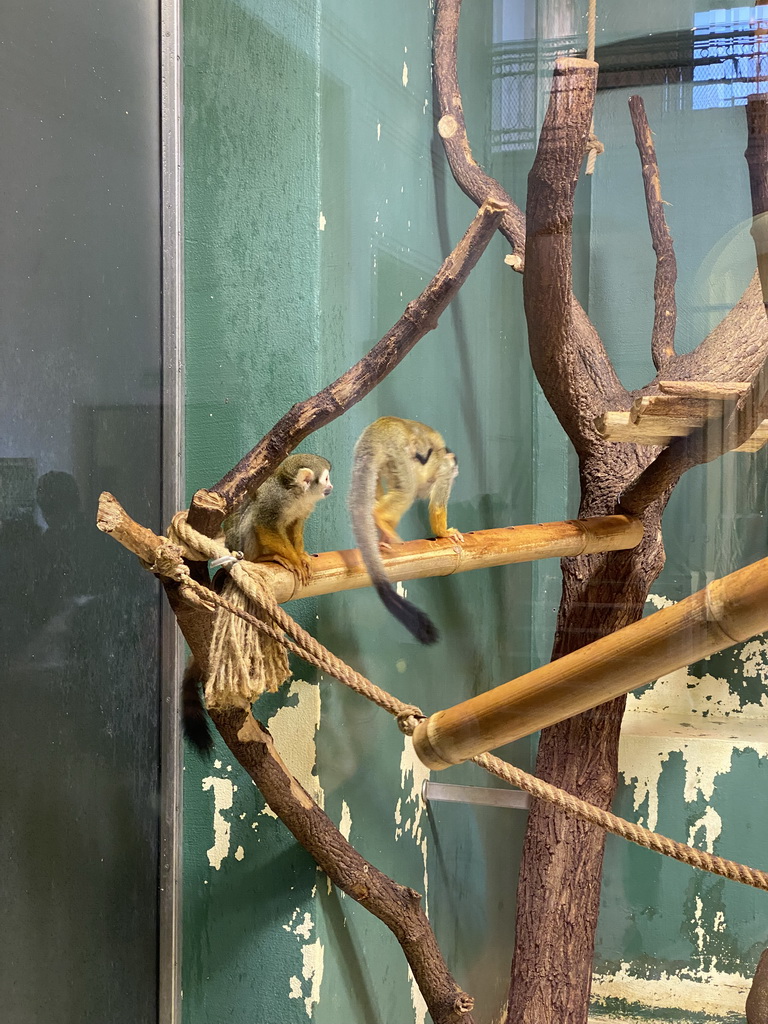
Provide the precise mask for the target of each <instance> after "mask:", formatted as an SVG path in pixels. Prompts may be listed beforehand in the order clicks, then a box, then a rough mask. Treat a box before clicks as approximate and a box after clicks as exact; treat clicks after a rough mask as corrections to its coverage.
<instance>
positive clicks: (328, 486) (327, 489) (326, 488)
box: [317, 469, 333, 498]
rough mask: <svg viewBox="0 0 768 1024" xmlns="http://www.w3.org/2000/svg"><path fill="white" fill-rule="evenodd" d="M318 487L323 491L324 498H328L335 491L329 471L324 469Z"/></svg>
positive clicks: (318, 480)
mask: <svg viewBox="0 0 768 1024" xmlns="http://www.w3.org/2000/svg"><path fill="white" fill-rule="evenodd" d="M317 485H318V487H320V488H321V489H322V492H323V497H324V498H327V497H328V495H329V494H330V493H331V491H332V490H333V484H332V483H331V474H330V472H329V470H327V469H324V470H323V472H322V473H321V474H320V476H319V477H318V479H317Z"/></svg>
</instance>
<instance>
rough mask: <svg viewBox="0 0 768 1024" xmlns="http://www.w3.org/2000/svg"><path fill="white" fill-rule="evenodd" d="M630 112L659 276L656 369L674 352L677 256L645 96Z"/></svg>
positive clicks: (653, 338)
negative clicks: (666, 214)
mask: <svg viewBox="0 0 768 1024" xmlns="http://www.w3.org/2000/svg"><path fill="white" fill-rule="evenodd" d="M629 113H630V117H631V118H632V127H633V128H634V129H635V145H636V146H637V150H638V152H639V154H640V166H641V170H642V174H643V187H644V189H645V206H646V210H647V211H648V226H649V227H650V229H651V242H652V244H653V251H654V252H655V253H656V276H655V278H654V281H653V330H652V332H651V357H652V358H653V365H654V366H655V367H656V369H657V370H659V369H661V367H662V366H664V364H665V363H668V362H669V360H670V359H672V358H674V355H675V326H676V324H677V304H676V302H675V283H676V281H677V260H676V259H675V248H674V245H673V244H672V236H671V235H670V233H669V228H668V227H667V218H666V217H665V216H664V201H663V200H662V198H661V180H660V177H659V165H658V163H657V161H656V147H655V146H654V144H653V136H652V134H651V127H650V125H649V124H648V118H647V117H646V114H645V104H644V103H643V98H642V96H630V97H629Z"/></svg>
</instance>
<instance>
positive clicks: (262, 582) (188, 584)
mask: <svg viewBox="0 0 768 1024" xmlns="http://www.w3.org/2000/svg"><path fill="white" fill-rule="evenodd" d="M179 515H181V516H183V515H184V514H183V513H180V514H179ZM176 519H178V516H177V517H176ZM176 519H175V520H174V523H176ZM179 521H180V522H181V520H179ZM193 534H194V536H192V535H193ZM198 538H199V539H200V541H201V543H200V546H199V547H198ZM174 540H175V541H176V544H178V543H179V540H181V546H183V547H185V548H186V549H187V550H188V551H192V550H196V551H199V552H203V550H213V549H214V548H215V549H216V550H215V553H214V554H213V555H211V556H210V557H214V558H219V557H222V551H224V552H225V553H226V549H224V548H223V545H221V544H217V543H216V542H215V541H211V540H210V538H203V536H202V535H201V534H197V533H196V531H193V530H190V528H189V527H188V526H187V524H186V521H185V520H184V525H183V526H182V528H181V530H180V531H178V532H176V531H175V532H174ZM203 542H204V543H203ZM232 563H233V564H231V565H230V566H229V567H228V568H229V572H230V574H231V576H232V578H233V580H235V582H237V584H238V586H241V587H242V588H243V590H244V592H245V593H246V594H247V596H248V597H249V598H250V599H251V600H252V601H253V602H254V603H255V604H256V605H258V606H259V608H260V609H261V610H262V611H263V612H264V613H265V619H261V618H257V617H256V616H255V615H251V614H250V613H248V612H246V611H243V610H242V609H241V608H238V607H236V606H235V605H233V604H232V603H231V602H230V601H227V600H226V598H223V597H222V596H221V595H220V594H217V593H215V592H214V591H212V590H209V589H208V588H207V587H204V586H202V584H200V583H197V581H195V580H193V579H192V578H191V577H190V575H189V569H188V568H187V566H185V565H184V563H183V562H182V561H181V552H180V551H179V548H178V547H176V546H175V545H171V544H167V545H164V547H163V548H162V549H158V553H157V555H156V558H155V563H154V565H153V566H150V567H148V568H150V569H151V570H152V571H154V572H162V575H168V576H171V577H172V578H173V579H178V580H180V582H182V592H183V593H184V594H185V596H186V597H188V599H189V600H192V601H194V602H195V603H198V602H199V603H201V604H204V605H205V607H207V608H210V607H211V606H212V605H217V606H218V607H219V608H224V609H226V610H227V611H228V612H230V613H231V614H232V615H237V616H239V617H240V618H243V619H244V620H245V621H246V622H249V623H250V624H251V625H252V626H253V627H254V628H256V629H258V630H259V631H260V632H261V633H264V634H265V635H266V636H269V637H271V638H272V639H273V640H276V641H277V642H278V643H280V644H283V646H285V647H286V648H287V649H288V650H289V651H291V652H292V653H293V654H297V655H298V656H299V657H300V658H303V659H304V661H307V662H309V664H311V665H314V666H315V667H316V668H319V669H321V670H322V671H323V672H325V673H326V674H327V675H329V676H332V677H333V678H335V679H338V680H339V682H341V683H344V685H345V686H348V687H350V689H352V690H354V691H355V692H356V693H359V694H361V695H362V696H363V697H366V698H367V699H368V700H370V701H373V702H374V703H375V704H377V705H378V706H379V707H380V708H383V709H384V710H385V711H387V712H389V714H391V715H394V716H395V717H396V718H397V723H398V726H399V727H400V729H401V731H402V732H403V733H405V735H406V736H411V735H413V732H414V730H415V728H416V726H417V725H418V723H419V722H420V721H421V720H423V719H424V718H425V715H424V713H423V712H422V711H420V710H419V708H417V707H414V706H413V705H411V704H405V703H403V701H401V700H398V698H397V697H393V696H392V694H389V693H387V692H386V690H382V689H381V687H379V686H376V684H375V683H372V682H371V680H370V679H366V677H365V676H363V675H361V674H360V673H359V672H355V670H354V669H352V668H350V666H349V665H347V664H346V662H344V661H342V660H341V658H338V657H337V656H336V655H335V654H332V653H331V651H329V650H328V649H327V648H325V647H323V645H322V644H321V643H319V642H318V641H317V640H316V639H315V638H314V637H313V636H312V635H311V634H310V633H307V632H306V630H304V629H302V627H301V626H300V625H299V624H298V622H296V621H295V620H294V619H292V618H291V616H290V615H288V613H287V612H286V611H285V610H284V609H283V608H281V607H280V605H279V604H278V603H277V602H276V601H275V597H274V593H273V592H272V589H271V588H270V586H269V583H268V582H267V580H266V578H265V575H264V574H262V573H259V572H258V568H257V566H255V565H254V564H252V563H251V564H249V568H248V569H246V568H245V566H244V565H242V564H241V563H240V562H238V561H237V559H236V558H235V557H232ZM161 566H162V568H160V567H161ZM165 570H170V571H165ZM254 570H256V571H254ZM267 618H269V619H272V620H273V621H274V622H275V623H276V624H277V627H278V628H275V626H273V625H272V624H271V623H270V622H269V621H267ZM283 633H286V634H288V636H284V635H283ZM289 637H290V638H291V639H289ZM472 761H473V762H474V763H475V764H476V765H478V766H479V767H480V768H483V769H485V771H487V772H490V774H491V775H495V776H497V778H500V779H503V780H504V781H505V782H508V783H509V784H510V785H512V786H516V787H517V788H518V789H522V790H524V791H525V792H526V793H530V794H531V796H533V797H535V798H536V799H538V800H545V801H547V803H551V804H553V805H554V806H555V807H558V808H559V809H560V810H561V811H563V812H564V813H566V814H570V815H572V816H573V817H575V818H579V819H580V820H581V821H586V822H588V823H589V824H592V825H597V826H599V827H600V828H602V829H604V830H605V831H606V832H611V833H612V834H613V835H617V836H621V838H622V839H627V840H629V842H632V843H637V845H638V846H644V847H646V848H647V849H649V850H654V851H655V852H656V853H661V854H663V855H664V856H665V857H671V858H672V859H673V860H678V861H681V862H682V863H683V864H688V865H690V866H691V867H695V868H699V869H700V870H702V871H709V872H711V873H712V874H715V875H721V876H723V877H724V878H729V879H731V881H734V882H741V883H742V884H743V885H750V886H753V887H754V888H756V889H763V890H764V891H766V892H768V872H765V871H758V870H756V869H755V868H750V867H747V866H746V865H744V864H739V863H737V862H736V861H732V860H726V859H725V858H723V857H716V856H715V855H714V854H711V853H707V852H706V850H697V849H696V848H695V847H693V846H687V845H686V844H685V843H678V842H676V841H675V840H674V839H669V838H668V837H667V836H663V835H660V834H659V833H658V832H652V831H651V830H650V829H647V828H644V827H643V826H642V825H637V824H635V823H633V822H631V821H627V820H626V819H624V818H620V817H618V815H616V814H611V812H610V811H604V810H603V809H602V808H600V807H596V806H595V805H594V804H590V803H588V802H587V801H586V800H580V799H579V798H578V797H576V796H574V795H573V794H572V793H568V792H566V791H565V790H564V789H559V788H558V787H557V786H553V785H551V784H550V783H548V782H544V781H543V780H542V779H537V778H536V776H534V775H530V774H529V773H528V772H524V771H522V770H521V769H520V768H516V767H515V766H514V765H511V764H509V763H508V762H506V761H502V760H501V758H498V757H494V756H493V755H492V754H479V755H478V756H477V757H473V758H472Z"/></svg>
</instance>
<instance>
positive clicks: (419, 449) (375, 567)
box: [349, 416, 464, 644]
mask: <svg viewBox="0 0 768 1024" xmlns="http://www.w3.org/2000/svg"><path fill="white" fill-rule="evenodd" d="M458 472H459V466H458V463H457V461H456V456H455V455H454V454H453V452H452V451H451V450H450V449H449V448H446V447H445V441H443V439H442V437H441V436H440V434H438V432H437V431H436V430H433V429H432V428H431V427H427V426H425V424H423V423H417V422H416V421H415V420H402V419H399V418H398V417H396V416H383V417H382V418H381V419H378V420H376V421H375V422H374V423H371V425H370V426H369V427H366V428H365V430H364V431H363V432H362V434H361V435H360V438H359V439H358V442H357V444H356V445H355V455H354V465H353V467H352V485H351V487H350V491H349V510H350V513H351V515H352V529H353V531H354V534H355V539H356V540H357V545H358V547H359V548H360V554H361V555H362V558H363V561H364V562H365V567H366V569H367V570H368V572H369V574H370V577H371V580H372V581H373V585H374V587H375V588H376V592H377V594H378V595H379V597H380V598H381V600H382V601H383V602H384V605H385V607H386V608H387V609H388V610H389V611H390V612H391V613H392V614H393V615H394V616H395V618H396V619H398V620H399V621H400V622H402V624H403V625H404V626H405V628H406V629H408V630H410V632H411V633H413V635H414V636H415V637H416V639H417V640H418V641H420V642H421V643H423V644H433V643H435V641H436V640H437V639H438V632H437V629H436V628H435V625H434V623H433V622H432V621H431V619H430V618H429V617H428V616H427V615H425V614H424V612H422V611H421V610H420V609H419V608H417V607H416V606H415V605H414V604H411V602H410V601H406V599H405V598H404V597H401V596H400V595H399V594H398V593H397V592H396V591H395V589H394V587H393V586H392V584H391V583H390V582H389V579H388V578H387V574H386V570H385V569H384V562H383V561H382V558H381V552H380V549H379V544H380V543H381V544H382V545H383V546H386V547H388V546H389V545H390V544H393V543H400V538H399V537H398V536H397V532H396V531H397V524H398V523H399V522H400V520H401V519H402V517H403V516H404V515H405V513H406V512H407V511H408V509H409V508H410V507H411V505H412V504H413V503H414V501H415V500H416V499H417V498H429V525H430V526H431V528H432V531H433V532H434V534H435V536H436V537H450V538H452V539H453V540H456V541H459V542H461V541H463V540H464V538H463V536H462V535H461V534H460V533H459V531H458V530H455V529H453V528H451V527H449V526H448V520H447V513H446V506H447V505H448V497H449V495H450V493H451V487H452V486H453V481H454V480H455V478H456V476H457V475H458ZM385 487H386V490H385Z"/></svg>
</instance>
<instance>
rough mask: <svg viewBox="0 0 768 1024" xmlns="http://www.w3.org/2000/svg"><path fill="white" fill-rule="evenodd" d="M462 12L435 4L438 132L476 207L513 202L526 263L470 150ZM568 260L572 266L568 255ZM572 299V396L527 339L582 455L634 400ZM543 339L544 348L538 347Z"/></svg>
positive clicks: (547, 352) (497, 191)
mask: <svg viewBox="0 0 768 1024" xmlns="http://www.w3.org/2000/svg"><path fill="white" fill-rule="evenodd" d="M460 12H461V0H437V2H436V4H435V33H434V43H433V54H434V66H435V92H436V96H437V106H438V114H439V115H440V120H439V122H438V130H439V132H440V135H441V138H442V140H443V146H444V147H445V154H446V157H447V159H448V164H449V166H450V168H451V173H452V175H453V177H454V179H455V180H456V183H457V184H458V185H459V187H460V188H461V189H462V191H463V192H465V193H466V195H468V196H469V198H470V199H472V200H473V202H475V203H476V204H477V205H478V206H480V205H481V203H483V202H485V200H486V197H487V196H493V197H495V198H500V197H502V196H503V197H505V198H506V200H507V202H508V203H509V204H510V210H511V211H513V212H512V213H511V214H507V215H506V216H505V218H504V220H503V221H502V223H501V225H500V228H499V230H500V231H501V232H502V234H503V235H504V236H505V237H506V238H507V239H508V241H509V242H510V243H511V245H512V246H513V249H514V250H515V253H516V255H517V256H522V255H523V250H525V260H526V264H527V262H528V261H529V259H530V254H529V252H530V250H529V243H526V239H525V229H524V227H523V215H522V213H520V210H519V209H518V208H517V207H516V206H515V205H514V203H512V200H511V199H510V198H509V196H508V195H507V193H506V192H505V191H504V189H503V188H502V187H501V185H499V183H498V182H497V181H495V180H494V179H493V178H491V177H490V176H489V175H487V174H486V173H485V172H484V171H483V170H482V169H481V168H480V167H479V166H478V165H477V163H476V162H475V160H474V157H473V156H472V151H471V149H470V146H469V140H468V138H467V133H466V128H465V125H464V114H463V111H462V105H461V91H460V89H459V82H458V74H457V70H456V51H457V44H458V29H459V14H460ZM568 262H569V267H570V255H569V257H568ZM521 265H522V264H521ZM527 269H528V267H527V266H526V271H527ZM569 288H570V279H569ZM569 301H570V303H571V308H570V311H569V312H568V314H567V317H566V320H567V331H565V333H564V332H562V331H560V332H559V333H558V342H557V343H558V345H559V346H562V345H563V344H564V343H565V340H566V337H567V338H568V339H569V342H568V353H569V354H568V361H569V363H570V369H569V373H570V375H571V377H572V379H573V380H574V381H575V380H577V381H578V387H577V388H576V389H575V391H574V392H573V393H569V391H568V389H563V387H562V379H555V377H553V376H552V374H551V369H552V360H553V351H554V349H555V345H551V344H548V343H546V339H542V338H541V337H539V338H538V342H537V343H534V342H533V341H530V337H529V341H530V344H531V359H532V360H533V367H534V370H535V372H536V376H537V378H538V380H539V383H540V384H541V387H542V389H543V390H544V394H545V395H546V397H547V401H548V402H549V404H550V405H551V406H552V409H553V410H554V412H555V414H556V415H557V417H558V419H559V420H560V423H561V424H562V426H563V428H564V430H565V431H566V433H567V434H568V436H569V437H570V439H571V441H572V443H573V445H574V447H575V448H576V450H577V451H578V452H579V454H583V453H585V452H587V451H590V450H593V449H594V448H595V447H599V446H600V445H602V443H603V442H602V439H601V438H600V437H599V435H598V434H597V432H596V431H595V429H594V420H595V417H596V416H598V415H599V414H600V413H601V412H603V410H604V409H605V408H606V406H608V407H610V408H612V409H622V408H628V407H629V404H630V402H631V397H630V395H629V394H628V392H627V391H626V390H625V389H624V388H623V387H622V385H621V382H620V381H619V379H618V377H617V376H616V373H615V371H614V369H613V367H612V365H611V362H610V360H609V359H608V355H607V353H606V351H605V347H604V346H603V343H602V341H601V340H600V338H599V336H598V334H597V331H596V330H595V329H594V327H593V325H592V324H591V323H590V321H589V318H588V317H587V315H586V313H585V312H584V310H583V309H582V308H581V306H580V305H579V303H578V302H577V301H576V300H575V298H573V296H572V295H571V296H570V300H569ZM542 341H543V342H544V344H543V347H539V344H540V343H542ZM561 351H562V349H561Z"/></svg>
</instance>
